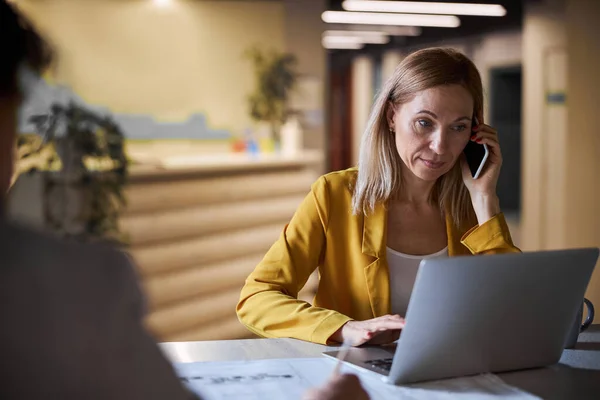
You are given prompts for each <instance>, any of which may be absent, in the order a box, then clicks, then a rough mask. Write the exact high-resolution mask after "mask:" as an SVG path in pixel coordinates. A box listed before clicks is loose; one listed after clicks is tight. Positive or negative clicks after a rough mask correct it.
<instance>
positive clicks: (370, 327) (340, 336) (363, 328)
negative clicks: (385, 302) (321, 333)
mask: <svg viewBox="0 0 600 400" xmlns="http://www.w3.org/2000/svg"><path fill="white" fill-rule="evenodd" d="M403 328H404V318H401V317H400V316H399V315H384V316H382V317H377V318H373V319H368V320H366V321H348V322H346V323H345V324H344V326H342V327H341V328H340V329H338V330H337V332H335V333H334V334H333V335H332V336H331V339H332V340H335V341H336V342H339V343H345V342H347V343H349V344H350V345H351V346H360V345H362V344H365V343H369V344H388V343H393V342H394V341H396V340H398V338H399V337H400V331H401V330H402V329H403Z"/></svg>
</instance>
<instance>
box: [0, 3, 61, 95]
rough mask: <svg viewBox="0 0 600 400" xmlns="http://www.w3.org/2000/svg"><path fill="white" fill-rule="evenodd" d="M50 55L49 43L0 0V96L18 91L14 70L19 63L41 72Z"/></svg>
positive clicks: (19, 65) (17, 67) (15, 93)
mask: <svg viewBox="0 0 600 400" xmlns="http://www.w3.org/2000/svg"><path fill="white" fill-rule="evenodd" d="M51 58H52V52H51V50H50V47H49V46H48V44H47V43H46V42H44V40H42V38H41V37H40V36H39V35H38V34H37V32H36V31H35V29H34V28H33V27H32V26H31V24H30V23H29V22H28V21H27V20H26V19H25V18H23V17H22V16H21V15H19V14H18V13H17V12H16V11H15V10H14V9H13V7H12V6H11V5H9V4H8V3H6V1H5V0H0V98H3V97H11V96H14V95H18V94H19V85H18V76H17V74H18V71H19V68H20V67H21V66H22V65H27V66H28V67H29V68H31V69H32V70H33V71H34V72H36V73H41V72H42V70H43V69H44V68H46V67H47V66H48V65H49V64H50V61H51Z"/></svg>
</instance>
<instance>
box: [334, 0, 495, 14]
mask: <svg viewBox="0 0 600 400" xmlns="http://www.w3.org/2000/svg"><path fill="white" fill-rule="evenodd" d="M342 7H343V8H344V10H347V11H370V12H388V13H417V14H450V15H478V16H486V17H503V16H505V15H506V9H505V8H504V7H502V6H501V5H500V4H474V3H441V2H429V1H378V0H368V1H367V0H345V1H344V2H343V3H342Z"/></svg>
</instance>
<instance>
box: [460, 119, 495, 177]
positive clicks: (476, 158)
mask: <svg viewBox="0 0 600 400" xmlns="http://www.w3.org/2000/svg"><path fill="white" fill-rule="evenodd" d="M478 125H479V121H478V120H477V117H473V121H472V124H471V127H472V129H473V128H475V127H476V126H478ZM474 133H475V131H473V130H471V134H474ZM464 153H465V157H466V159H467V164H468V165H469V170H470V171H471V175H472V176H473V179H477V178H479V175H481V171H483V167H484V166H485V163H486V161H487V159H488V156H489V150H488V147H487V145H486V144H479V143H477V142H474V141H472V140H470V139H469V142H468V143H467V146H466V147H465V149H464Z"/></svg>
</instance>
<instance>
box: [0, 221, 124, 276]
mask: <svg viewBox="0 0 600 400" xmlns="http://www.w3.org/2000/svg"><path fill="white" fill-rule="evenodd" d="M0 249H1V250H0V252H1V253H2V254H3V257H5V260H8V263H7V264H8V265H7V267H9V268H7V269H10V267H14V268H15V269H17V270H20V271H22V272H26V271H29V272H31V271H30V270H31V269H44V270H48V269H52V270H53V272H55V273H57V274H60V273H61V272H63V273H69V274H75V275H79V274H81V273H84V274H86V275H88V276H91V275H93V274H94V272H97V273H101V274H102V275H103V276H113V277H114V276H115V275H121V274H127V275H129V274H131V273H132V271H130V269H131V265H130V262H129V260H128V257H127V256H126V255H125V253H124V252H122V251H119V250H118V249H116V248H114V246H111V245H109V244H106V243H82V242H79V241H76V240H68V239H63V238H60V237H57V236H56V235H53V234H50V233H46V232H42V231H39V230H36V229H32V228H29V227H27V226H23V225H20V224H16V223H10V222H6V221H4V222H0ZM5 270H6V269H5Z"/></svg>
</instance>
